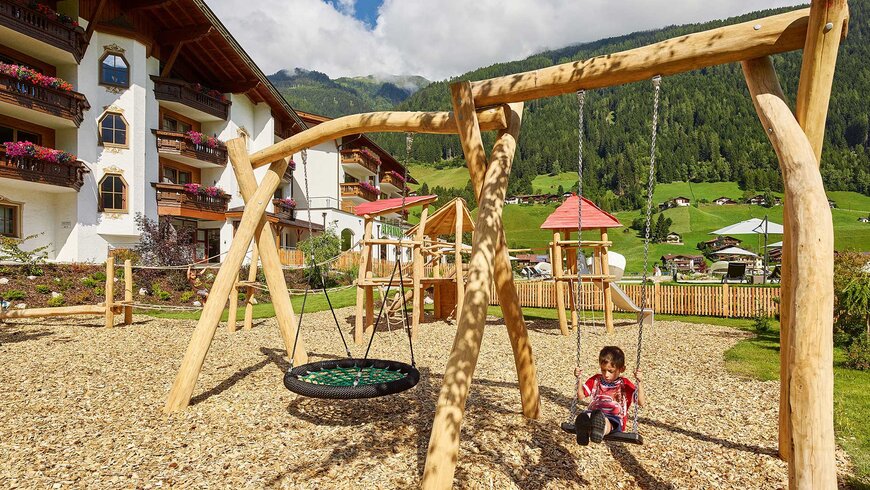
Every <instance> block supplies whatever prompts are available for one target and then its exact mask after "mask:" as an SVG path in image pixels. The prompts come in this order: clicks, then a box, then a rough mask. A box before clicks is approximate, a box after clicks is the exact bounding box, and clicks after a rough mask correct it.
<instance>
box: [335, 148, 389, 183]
mask: <svg viewBox="0 0 870 490" xmlns="http://www.w3.org/2000/svg"><path fill="white" fill-rule="evenodd" d="M341 165H342V167H344V171H345V172H346V173H348V174H350V175H352V176H353V177H355V178H357V179H360V180H363V179H367V178H368V177H373V176H375V175H377V173H378V169H379V167H380V165H381V159H380V157H378V156H377V155H376V154H375V153H374V152H373V151H371V150H369V149H368V148H354V149H349V150H341Z"/></svg>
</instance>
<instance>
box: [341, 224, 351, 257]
mask: <svg viewBox="0 0 870 490" xmlns="http://www.w3.org/2000/svg"><path fill="white" fill-rule="evenodd" d="M352 246H353V231H351V230H350V228H345V229H343V230H341V251H342V252H346V251H348V250H350V247H352Z"/></svg>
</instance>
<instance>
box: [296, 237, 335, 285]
mask: <svg viewBox="0 0 870 490" xmlns="http://www.w3.org/2000/svg"><path fill="white" fill-rule="evenodd" d="M299 250H302V253H303V254H305V266H306V267H307V268H306V269H305V275H306V276H307V277H308V280H309V281H310V282H311V283H312V286H313V287H322V282H321V280H320V279H321V277H322V274H323V272H324V271H323V270H322V268H321V267H312V266H311V262H312V258H313V259H314V262H315V263H316V264H320V263H322V262H326V261H327V260H329V259H331V258H333V257H335V256H337V255H338V254H339V253H341V239H340V238H339V237H338V235H337V234H336V233H335V229H334V228H332V227H330V228H328V229H326V230H324V231H323V233H317V234H315V235H312V236H310V237H308V238H306V239H305V240H303V241H302V242H301V243H300V244H299ZM323 267H328V266H323Z"/></svg>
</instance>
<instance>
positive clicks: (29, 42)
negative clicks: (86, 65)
mask: <svg viewBox="0 0 870 490" xmlns="http://www.w3.org/2000/svg"><path fill="white" fill-rule="evenodd" d="M0 39H3V44H5V45H7V46H9V47H10V48H13V49H17V50H18V51H21V52H24V53H28V54H31V55H34V56H36V57H37V58H43V59H46V60H48V61H51V62H52V63H55V64H59V63H69V62H72V61H75V62H76V63H80V62H81V61H82V56H83V55H84V54H85V49H87V47H88V41H87V39H86V38H85V30H84V29H82V28H81V27H80V26H79V24H78V21H76V19H74V18H72V17H70V16H68V15H65V14H62V13H60V12H57V11H55V10H54V9H52V8H51V7H49V6H48V5H46V4H43V3H39V2H35V1H30V2H16V1H15V0H0ZM34 39H35V40H37V41H40V43H34V42H33V40H34Z"/></svg>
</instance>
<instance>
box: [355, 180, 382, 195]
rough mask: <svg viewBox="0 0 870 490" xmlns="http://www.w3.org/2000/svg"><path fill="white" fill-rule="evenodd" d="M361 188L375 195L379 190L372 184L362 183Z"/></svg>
mask: <svg viewBox="0 0 870 490" xmlns="http://www.w3.org/2000/svg"><path fill="white" fill-rule="evenodd" d="M359 186H360V188H361V189H365V190H367V191H369V192H374V193H375V194H377V193H378V188H377V187H375V186H373V185H372V184H370V183H369V182H360V183H359Z"/></svg>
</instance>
